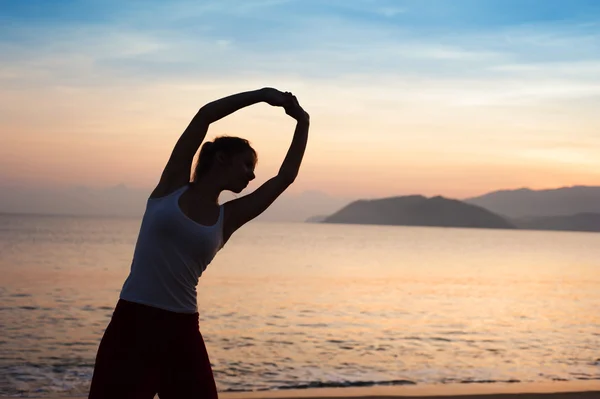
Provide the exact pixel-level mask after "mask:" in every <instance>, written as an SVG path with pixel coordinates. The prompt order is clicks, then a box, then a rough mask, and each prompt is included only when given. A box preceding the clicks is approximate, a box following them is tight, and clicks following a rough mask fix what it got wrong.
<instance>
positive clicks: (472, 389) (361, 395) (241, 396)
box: [0, 381, 600, 399]
mask: <svg viewBox="0 0 600 399" xmlns="http://www.w3.org/2000/svg"><path fill="white" fill-rule="evenodd" d="M44 397H45V398H48V396H44ZM50 397H51V398H53V399H75V398H77V399H80V398H85V397H84V396H50ZM12 398H14V397H12ZM30 398H31V397H30ZM219 398H220V399H333V398H338V399H347V398H352V399H356V398H358V399H403V398H404V399H408V398H416V399H427V398H430V399H437V398H456V399H459V398H463V399H600V381H577V382H575V381H572V382H549V383H531V384H529V383H516V384H453V385H451V384H446V385H409V386H394V387H364V388H316V389H299V390H280V391H260V392H223V393H221V394H220V395H219ZM0 399H8V397H0Z"/></svg>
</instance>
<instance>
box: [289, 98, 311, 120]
mask: <svg viewBox="0 0 600 399" xmlns="http://www.w3.org/2000/svg"><path fill="white" fill-rule="evenodd" d="M283 107H284V109H285V113H286V114H288V115H289V116H291V117H292V118H294V119H295V120H296V121H298V122H305V123H308V122H309V121H310V116H309V115H308V113H307V112H306V111H304V109H303V108H302V107H301V106H300V103H299V102H298V99H297V98H296V96H294V95H293V94H292V93H285V104H284V105H283Z"/></svg>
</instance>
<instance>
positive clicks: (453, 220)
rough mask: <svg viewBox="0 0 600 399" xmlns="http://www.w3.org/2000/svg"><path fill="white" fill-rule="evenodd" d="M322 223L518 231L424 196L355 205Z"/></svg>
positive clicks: (482, 213) (490, 216)
mask: <svg viewBox="0 0 600 399" xmlns="http://www.w3.org/2000/svg"><path fill="white" fill-rule="evenodd" d="M323 222H324V223H351V224H382V225H404V226H442V227H480V228H503V229H512V228H515V226H514V225H512V224H511V223H510V222H508V221H507V220H506V219H504V218H502V217H500V216H498V215H495V214H494V213H492V212H490V211H488V210H486V209H483V208H480V207H478V206H475V205H470V204H466V203H464V202H461V201H458V200H453V199H447V198H444V197H440V196H438V197H433V198H426V197H423V196H421V195H413V196H406V197H392V198H384V199H377V200H360V201H355V202H352V203H351V204H349V205H347V206H346V207H344V208H342V209H341V210H339V211H338V212H336V213H334V214H333V215H331V216H328V217H327V218H325V220H324V221H323Z"/></svg>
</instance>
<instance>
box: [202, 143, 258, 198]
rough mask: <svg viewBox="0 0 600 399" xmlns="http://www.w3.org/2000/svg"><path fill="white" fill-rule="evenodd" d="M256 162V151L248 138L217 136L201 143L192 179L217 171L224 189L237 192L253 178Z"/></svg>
mask: <svg viewBox="0 0 600 399" xmlns="http://www.w3.org/2000/svg"><path fill="white" fill-rule="evenodd" d="M256 162H257V156H256V151H254V149H253V148H252V147H251V146H250V143H249V142H248V140H246V139H243V138H240V137H231V136H221V137H217V138H216V139H214V140H213V141H207V142H206V143H204V144H203V145H202V148H201V149H200V155H199V156H198V162H197V163H196V167H195V168H194V174H193V175H192V181H194V182H195V181H197V180H198V179H199V178H201V177H202V176H203V175H206V174H207V173H209V172H211V173H217V174H218V177H219V179H220V180H222V183H223V186H224V187H223V189H224V190H231V191H233V192H236V193H239V192H240V191H242V190H243V189H244V188H245V187H246V186H247V185H248V183H249V182H250V181H251V180H253V179H254V167H255V166H256Z"/></svg>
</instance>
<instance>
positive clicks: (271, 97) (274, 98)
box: [260, 87, 287, 107]
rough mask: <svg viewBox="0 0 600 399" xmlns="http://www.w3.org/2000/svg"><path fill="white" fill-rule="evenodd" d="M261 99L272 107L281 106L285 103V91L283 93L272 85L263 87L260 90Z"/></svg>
mask: <svg viewBox="0 0 600 399" xmlns="http://www.w3.org/2000/svg"><path fill="white" fill-rule="evenodd" d="M260 91H261V94H262V97H263V101H264V102H266V103H267V104H269V105H272V106H274V107H283V106H284V105H285V104H286V99H287V96H286V93H283V92H281V91H279V90H277V89H274V88H272V87H265V88H263V89H261V90H260Z"/></svg>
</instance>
